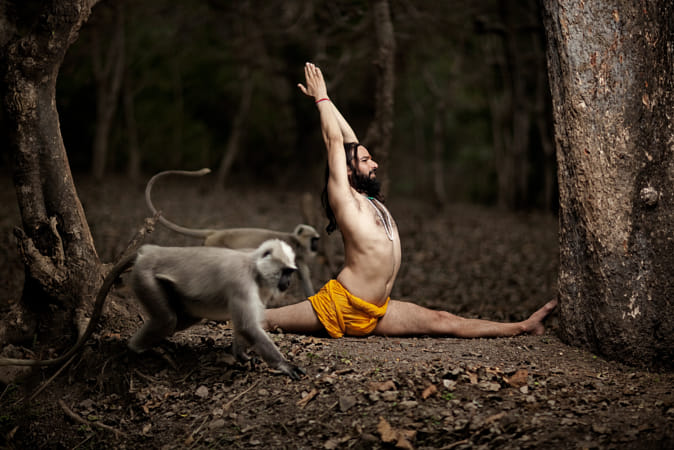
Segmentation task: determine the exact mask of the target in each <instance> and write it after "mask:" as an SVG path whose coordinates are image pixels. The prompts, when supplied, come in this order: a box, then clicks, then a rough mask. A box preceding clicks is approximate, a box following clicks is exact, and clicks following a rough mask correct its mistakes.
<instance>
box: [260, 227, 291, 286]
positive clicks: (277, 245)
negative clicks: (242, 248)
mask: <svg viewBox="0 0 674 450" xmlns="http://www.w3.org/2000/svg"><path fill="white" fill-rule="evenodd" d="M256 252H257V254H258V257H257V262H256V265H257V271H258V274H259V275H260V277H261V280H262V281H263V283H264V284H266V286H267V287H269V288H276V289H278V290H279V291H285V290H286V289H288V287H289V286H290V277H291V276H292V274H293V272H295V271H296V270H297V266H296V265H295V252H294V251H293V249H292V248H291V247H290V246H289V245H288V244H286V243H285V242H283V241H281V240H278V239H272V240H269V241H265V242H263V243H262V244H261V245H260V247H258V249H257V250H256Z"/></svg>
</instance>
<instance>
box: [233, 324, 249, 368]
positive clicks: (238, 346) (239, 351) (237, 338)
mask: <svg viewBox="0 0 674 450" xmlns="http://www.w3.org/2000/svg"><path fill="white" fill-rule="evenodd" d="M250 345H251V344H250V342H248V340H247V339H246V338H245V336H243V335H242V334H241V333H239V332H238V331H237V330H236V328H235V329H234V340H233V342H232V353H233V354H234V357H235V358H236V359H238V360H239V361H242V362H247V361H250V355H249V354H248V349H249V348H250Z"/></svg>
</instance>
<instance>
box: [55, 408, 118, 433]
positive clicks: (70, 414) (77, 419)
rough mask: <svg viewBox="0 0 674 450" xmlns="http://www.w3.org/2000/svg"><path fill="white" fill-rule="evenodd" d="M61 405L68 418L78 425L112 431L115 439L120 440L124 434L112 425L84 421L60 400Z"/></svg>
mask: <svg viewBox="0 0 674 450" xmlns="http://www.w3.org/2000/svg"><path fill="white" fill-rule="evenodd" d="M59 405H60V406H61V409H63V412H65V413H66V415H67V416H68V417H70V418H71V419H73V420H74V421H75V422H78V423H81V424H83V425H87V426H90V427H98V428H102V429H103V430H106V431H111V432H113V433H114V434H115V437H117V438H119V436H120V435H123V434H124V433H122V432H121V431H119V430H118V429H116V428H113V427H111V426H110V425H106V424H104V423H100V422H90V421H88V420H86V419H83V418H82V417H80V416H79V415H78V414H76V413H75V412H73V411H72V410H71V409H70V408H68V406H67V405H66V404H65V402H64V401H63V400H59Z"/></svg>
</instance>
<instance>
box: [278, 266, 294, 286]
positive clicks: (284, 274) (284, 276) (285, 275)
mask: <svg viewBox="0 0 674 450" xmlns="http://www.w3.org/2000/svg"><path fill="white" fill-rule="evenodd" d="M294 272H295V269H290V268H285V269H283V270H282V271H281V278H279V280H278V286H277V287H278V290H279V291H281V292H283V291H285V290H286V289H288V288H289V287H290V277H291V276H292V275H293V273H294Z"/></svg>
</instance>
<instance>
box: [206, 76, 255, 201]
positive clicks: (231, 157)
mask: <svg viewBox="0 0 674 450" xmlns="http://www.w3.org/2000/svg"><path fill="white" fill-rule="evenodd" d="M239 78H240V79H241V85H242V86H243V87H242V89H241V99H240V101H239V107H238V109H237V111H236V117H235V118H234V123H233V124H232V131H231V132H230V134H229V138H228V139H227V147H226V148H225V152H224V153H223V155H222V160H221V161H220V166H219V167H218V173H217V174H216V180H215V186H217V187H218V188H221V189H222V188H224V187H225V183H226V182H227V176H228V175H229V172H230V170H231V168H232V165H233V164H234V161H236V157H237V156H238V155H239V150H240V149H241V136H242V135H243V134H244V124H245V121H246V118H247V117H248V110H249V109H250V104H251V101H252V98H253V87H254V84H253V79H252V77H251V73H250V70H249V68H247V67H245V66H244V67H243V68H242V69H241V74H240V77H239Z"/></svg>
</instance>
